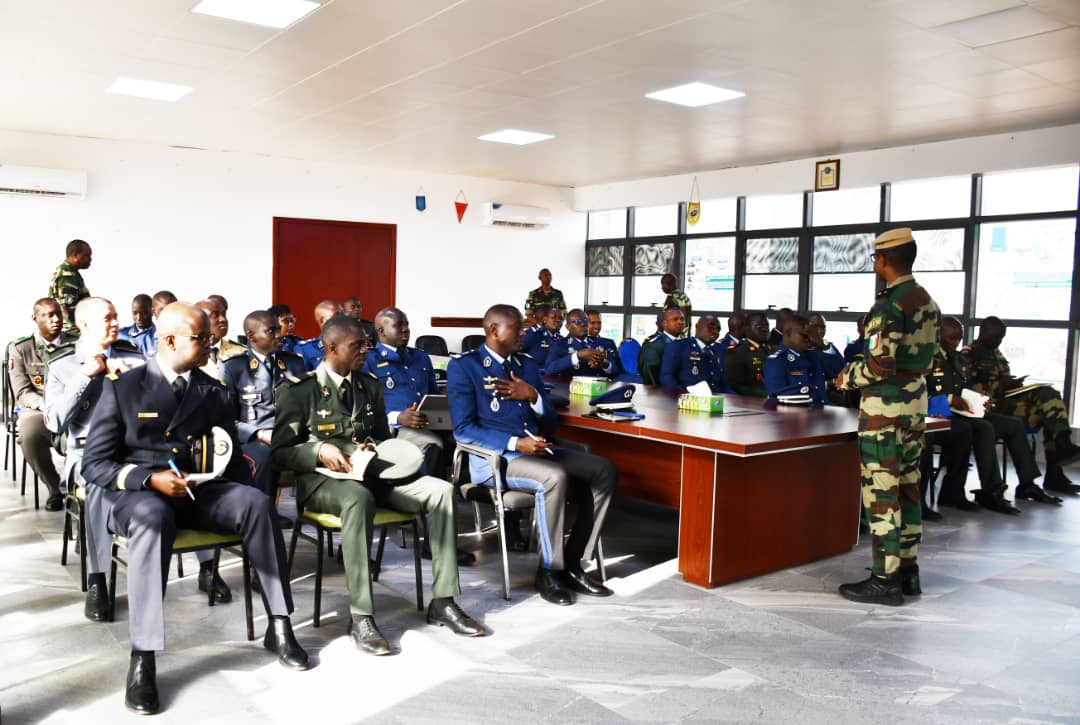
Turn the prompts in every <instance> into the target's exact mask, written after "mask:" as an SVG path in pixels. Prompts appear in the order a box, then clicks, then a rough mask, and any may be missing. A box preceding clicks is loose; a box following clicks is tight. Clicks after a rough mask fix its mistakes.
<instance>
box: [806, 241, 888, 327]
mask: <svg viewBox="0 0 1080 725" xmlns="http://www.w3.org/2000/svg"><path fill="white" fill-rule="evenodd" d="M813 244H814V247H813V249H814V258H813V265H814V275H813V277H811V279H810V293H811V294H810V309H812V310H818V311H821V312H824V311H827V310H839V311H844V310H856V311H866V310H869V309H870V307H871V306H872V305H873V304H874V286H875V284H876V282H875V277H874V265H873V260H872V258H871V255H872V254H873V253H874V235H873V234H833V235H829V236H821V237H814V242H813Z"/></svg>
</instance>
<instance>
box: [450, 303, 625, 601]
mask: <svg viewBox="0 0 1080 725" xmlns="http://www.w3.org/2000/svg"><path fill="white" fill-rule="evenodd" d="M577 312H578V313H579V314H580V310H579V311H577ZM571 317H573V313H571ZM581 324H582V325H584V322H582V323H581ZM484 333H485V335H486V340H485V341H484V344H483V345H482V346H480V347H479V348H477V349H475V350H471V351H470V352H467V353H465V354H464V355H462V356H461V357H459V358H457V359H455V360H451V361H450V364H449V365H448V366H447V369H446V376H447V388H446V392H447V395H449V397H450V417H451V419H452V420H453V421H454V438H456V439H457V440H459V441H462V442H465V443H471V444H473V445H478V446H483V447H485V448H490V449H492V450H495V451H500V452H502V456H503V463H504V465H505V466H506V468H505V471H504V476H505V480H506V485H507V487H508V488H516V489H523V490H528V491H532V492H533V493H534V494H535V495H536V507H537V508H536V515H537V516H538V517H539V518H538V521H539V522H540V523H539V525H538V527H537V531H538V536H539V539H540V567H539V569H538V570H537V572H536V589H537V591H539V592H540V596H541V597H543V598H544V599H545V600H547V601H549V602H552V603H554V604H561V605H567V604H573V603H574V594H573V592H577V593H580V594H587V595H590V596H601V597H602V596H609V595H610V594H611V590H610V589H608V588H607V587H605V586H604V585H603V584H600V583H599V582H596V581H594V580H593V579H592V577H590V576H589V575H588V574H586V573H585V571H584V570H583V569H582V568H581V560H582V559H585V558H591V557H592V552H593V550H594V547H595V546H596V541H597V539H598V538H599V536H600V531H601V529H602V528H603V526H604V518H605V517H606V516H607V510H608V505H609V504H610V503H611V496H612V495H613V494H614V492H615V485H616V481H617V477H618V473H617V472H616V470H615V466H614V465H613V464H612V463H611V461H609V460H607V459H606V458H601V457H600V456H594V455H592V454H589V453H581V452H580V451H577V450H574V449H570V448H556V447H553V446H552V444H551V443H550V442H549V441H548V439H547V436H548V435H550V434H551V433H552V431H554V429H555V424H556V421H557V416H556V413H555V409H554V408H553V407H552V405H551V401H550V400H548V397H547V393H546V392H545V391H544V385H543V383H542V382H541V381H540V371H539V369H538V368H537V367H536V364H535V363H534V362H533V361H532V360H531V359H530V358H529V357H527V356H525V355H519V354H517V352H518V350H519V349H520V347H521V313H520V312H518V310H517V308H515V307H513V306H511V305H495V306H493V307H491V308H489V309H488V311H487V312H486V313H485V314H484ZM469 471H470V474H471V475H472V480H473V481H474V482H476V483H482V482H489V481H491V471H490V470H489V469H488V468H487V466H486V465H485V464H483V463H482V462H480V461H476V460H470V466H469ZM568 499H569V500H570V501H573V502H574V503H576V504H578V511H577V518H576V520H575V522H574V528H573V531H572V532H571V533H570V537H569V539H568V540H567V541H566V542H565V544H564V543H563V529H564V520H565V517H566V502H567V500H568Z"/></svg>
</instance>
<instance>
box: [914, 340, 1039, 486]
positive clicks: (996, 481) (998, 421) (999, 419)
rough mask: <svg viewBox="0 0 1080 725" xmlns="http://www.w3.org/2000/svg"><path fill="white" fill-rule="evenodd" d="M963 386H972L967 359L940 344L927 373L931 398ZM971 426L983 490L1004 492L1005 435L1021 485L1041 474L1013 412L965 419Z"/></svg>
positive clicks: (1021, 427) (1022, 429)
mask: <svg viewBox="0 0 1080 725" xmlns="http://www.w3.org/2000/svg"><path fill="white" fill-rule="evenodd" d="M964 388H970V389H974V388H972V385H971V373H970V370H969V368H968V362H967V359H966V358H965V357H964V356H963V355H962V354H960V353H959V352H953V353H951V354H950V353H948V352H946V351H945V349H944V348H941V347H939V348H938V350H937V353H936V354H935V355H934V365H933V368H932V369H931V371H930V374H929V375H927V376H926V390H927V394H928V395H929V396H930V397H934V396H935V395H948V396H950V397H951V396H953V395H959V394H960V392H961V391H962V390H963V389H964ZM965 420H966V421H968V423H970V424H971V428H972V434H973V435H972V442H973V446H972V449H973V450H974V452H975V467H976V468H977V469H978V471H979V483H980V488H981V489H982V491H984V492H985V493H987V494H989V495H997V494H1003V493H1004V492H1005V489H1006V485H1005V482H1004V481H1002V480H1001V470H1000V469H999V468H998V459H997V448H996V445H997V439H998V438H1004V440H1005V444H1006V446H1007V448H1008V450H1009V453H1010V454H1011V455H1012V458H1013V463H1014V464H1015V466H1016V474H1017V478H1019V479H1020V483H1021V484H1029V483H1032V482H1034V480H1035V479H1036V478H1038V477H1039V476H1040V475H1042V474H1041V472H1040V471H1039V467H1038V464H1037V463H1036V462H1035V456H1034V455H1033V454H1032V452H1031V447H1030V446H1029V445H1028V443H1027V436H1026V435H1025V434H1024V424H1023V422H1022V421H1021V420H1020V419H1019V418H1017V417H1016V416H1014V415H1006V414H1004V413H1000V412H998V411H994V410H991V411H987V412H986V413H985V415H984V417H982V418H965Z"/></svg>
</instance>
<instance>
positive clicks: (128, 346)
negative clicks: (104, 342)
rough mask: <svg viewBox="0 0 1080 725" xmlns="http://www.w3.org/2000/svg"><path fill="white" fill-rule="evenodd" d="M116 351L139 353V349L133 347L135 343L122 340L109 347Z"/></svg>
mask: <svg viewBox="0 0 1080 725" xmlns="http://www.w3.org/2000/svg"><path fill="white" fill-rule="evenodd" d="M111 347H112V348H114V349H116V350H123V351H124V352H139V348H138V347H136V346H135V343H133V342H131V340H125V339H124V338H122V337H121V338H120V339H118V340H117V341H116V342H114V343H113V344H112V345H111Z"/></svg>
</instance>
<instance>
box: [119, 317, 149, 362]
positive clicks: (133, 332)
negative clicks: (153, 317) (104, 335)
mask: <svg viewBox="0 0 1080 725" xmlns="http://www.w3.org/2000/svg"><path fill="white" fill-rule="evenodd" d="M120 339H121V340H127V341H128V342H130V343H131V344H132V345H134V346H135V347H136V348H137V349H138V351H139V352H140V353H142V355H143V357H153V356H154V355H157V325H155V324H154V323H150V327H147V328H146V329H145V330H144V329H142V328H141V327H139V326H138V325H132V326H131V327H121V328H120Z"/></svg>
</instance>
